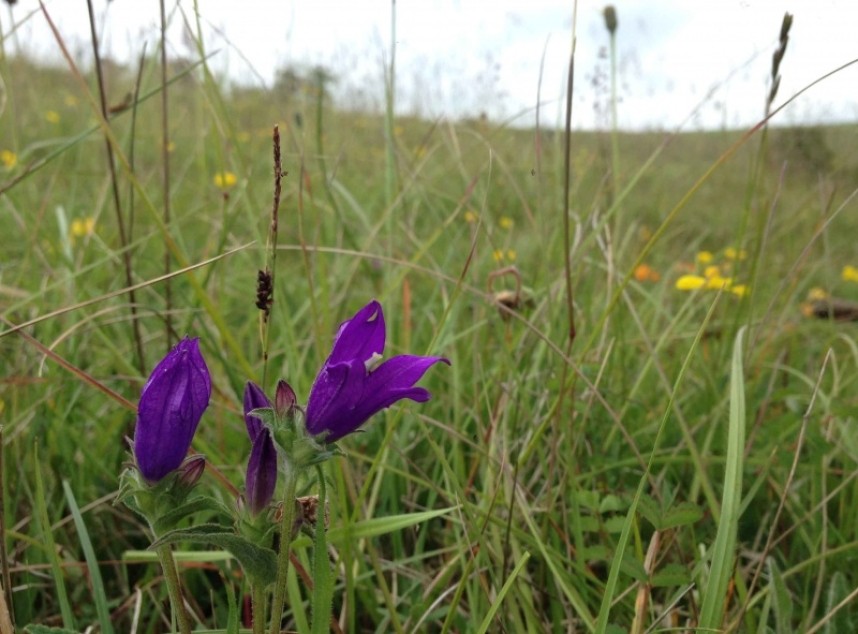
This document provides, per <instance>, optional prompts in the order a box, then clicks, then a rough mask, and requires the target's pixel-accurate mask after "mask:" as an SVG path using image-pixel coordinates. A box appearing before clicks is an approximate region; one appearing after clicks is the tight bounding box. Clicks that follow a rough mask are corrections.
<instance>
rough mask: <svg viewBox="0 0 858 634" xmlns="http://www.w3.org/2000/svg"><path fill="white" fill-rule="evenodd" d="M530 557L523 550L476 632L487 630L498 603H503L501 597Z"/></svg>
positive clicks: (480, 633) (480, 632)
mask: <svg viewBox="0 0 858 634" xmlns="http://www.w3.org/2000/svg"><path fill="white" fill-rule="evenodd" d="M529 559H530V553H529V552H525V553H524V555H523V556H522V558H521V560H520V561H519V562H518V563H517V564H516V566H515V568H514V569H513V571H512V574H510V576H509V578H508V579H507V580H506V581H505V582H504V584H503V587H502V588H501V589H500V592H498V596H497V597H495V600H494V601H492V605H491V607H489V611H488V612H486V617H485V618H484V619H483V622H482V623H480V627H479V629H478V630H477V634H485V633H486V632H487V631H488V630H489V625H491V623H492V619H493V618H494V617H495V614H496V613H497V611H498V608H499V607H500V604H501V603H503V599H504V597H505V596H506V594H507V592H509V589H510V588H512V584H513V582H514V581H515V580H516V579H517V578H518V575H519V573H520V572H521V570H522V568H524V565H525V564H526V563H527V561H528V560H529Z"/></svg>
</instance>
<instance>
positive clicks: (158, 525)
mask: <svg viewBox="0 0 858 634" xmlns="http://www.w3.org/2000/svg"><path fill="white" fill-rule="evenodd" d="M200 511H214V512H215V513H217V514H218V515H223V516H224V517H230V518H231V517H232V516H233V513H232V512H230V510H229V509H228V508H227V507H226V505H225V504H223V503H222V502H220V501H218V500H216V499H214V498H212V497H209V496H207V495H198V496H196V497H193V498H191V499H190V500H186V501H185V502H183V503H181V504H180V505H179V506H177V507H175V508H173V509H170V510H169V511H167V512H165V513H164V514H163V515H161V516H160V517H159V518H157V519H156V520H155V521H154V522H153V524H152V530H153V531H154V532H155V534H156V535H160V534H162V533H166V532H167V531H169V530H172V529H173V528H175V527H176V526H177V525H178V523H179V522H181V521H182V520H183V519H185V518H186V517H188V516H189V515H193V514H194V513H199V512H200Z"/></svg>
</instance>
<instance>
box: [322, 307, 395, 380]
mask: <svg viewBox="0 0 858 634" xmlns="http://www.w3.org/2000/svg"><path fill="white" fill-rule="evenodd" d="M384 339H385V329H384V311H382V309H381V304H379V303H378V302H377V301H376V300H372V301H371V302H370V303H369V304H367V305H366V306H364V307H363V308H361V309H360V310H359V311H358V312H357V313H356V314H355V316H354V317H352V318H351V319H349V320H347V321H344V322H343V323H342V324H341V325H340V329H339V330H338V331H337V336H336V337H335V338H334V347H333V350H331V356H329V357H328V360H327V361H325V365H334V364H336V363H343V362H346V361H351V360H353V359H358V360H360V361H367V360H368V359H370V358H371V357H372V355H373V354H376V353H377V354H381V353H382V352H383V351H384Z"/></svg>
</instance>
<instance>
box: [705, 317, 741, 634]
mask: <svg viewBox="0 0 858 634" xmlns="http://www.w3.org/2000/svg"><path fill="white" fill-rule="evenodd" d="M744 334H745V329H744V328H742V329H740V330H739V332H738V333H737V334H736V341H735V343H734V346H733V360H732V362H731V364H730V418H729V421H728V428H727V456H726V463H725V469H724V495H723V498H722V501H721V519H720V520H719V522H718V533H717V534H716V536H715V545H714V546H713V548H712V559H711V561H712V564H711V567H710V570H709V581H708V582H707V584H706V588H705V589H704V591H703V607H702V608H701V611H700V623H699V626H700V628H710V629H717V628H718V627H720V625H721V623H722V621H723V617H724V600H725V597H726V596H727V586H728V585H729V583H730V578H731V577H732V576H733V567H734V564H735V559H736V553H735V551H736V534H737V532H738V527H739V516H740V514H741V513H740V508H741V505H742V467H743V464H744V449H745V382H744V378H743V370H742V336H743V335H744Z"/></svg>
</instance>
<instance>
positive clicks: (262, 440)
mask: <svg viewBox="0 0 858 634" xmlns="http://www.w3.org/2000/svg"><path fill="white" fill-rule="evenodd" d="M266 407H271V401H269V400H268V397H267V396H265V392H263V391H262V388H260V387H259V386H258V385H256V383H253V382H252V381H248V382H247V384H246V385H245V386H244V423H245V425H247V435H248V436H250V442H251V443H252V446H251V449H250V459H249V460H248V461H247V473H246V475H245V480H244V488H245V497H246V499H247V505H248V506H249V507H250V512H251V514H252V515H258V514H259V513H260V512H261V511H262V510H263V509H264V508H265V507H266V506H268V503H269V502H270V501H271V498H272V497H273V496H274V487H275V486H276V485H277V450H276V449H275V448H274V441H273V440H272V439H271V432H269V431H268V428H267V427H266V426H265V425H264V424H263V423H262V421H261V420H260V419H259V418H257V417H256V416H251V415H250V412H252V411H253V410H255V409H262V408H266Z"/></svg>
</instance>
